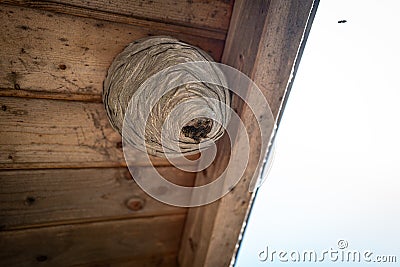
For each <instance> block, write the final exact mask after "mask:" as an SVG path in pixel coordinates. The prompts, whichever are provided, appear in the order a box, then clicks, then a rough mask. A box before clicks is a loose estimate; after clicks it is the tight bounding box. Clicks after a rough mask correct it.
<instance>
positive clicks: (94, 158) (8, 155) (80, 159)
mask: <svg viewBox="0 0 400 267" xmlns="http://www.w3.org/2000/svg"><path fill="white" fill-rule="evenodd" d="M0 107H1V109H0V136H1V138H0V151H1V153H0V168H5V169H36V168H84V167H121V166H126V163H125V159H124V156H123V153H122V143H121V136H120V135H119V133H118V132H116V131H115V130H113V129H112V128H111V126H110V123H109V122H108V119H107V117H106V113H105V110H104V107H103V104H100V103H87V102H79V101H63V100H46V99H27V98H17V97H0ZM150 158H151V160H152V163H153V164H154V165H156V166H169V165H170V163H169V162H168V160H166V159H163V158H156V157H150ZM144 159H145V156H144V155H143V153H138V154H137V157H132V164H133V165H137V166H143V165H148V163H147V161H146V160H144Z"/></svg>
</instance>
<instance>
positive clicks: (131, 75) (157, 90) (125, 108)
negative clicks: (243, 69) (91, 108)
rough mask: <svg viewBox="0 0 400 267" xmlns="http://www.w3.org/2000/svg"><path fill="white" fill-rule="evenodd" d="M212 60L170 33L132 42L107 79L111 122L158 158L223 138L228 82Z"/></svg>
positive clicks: (106, 97) (185, 152)
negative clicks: (172, 36)
mask: <svg viewBox="0 0 400 267" xmlns="http://www.w3.org/2000/svg"><path fill="white" fill-rule="evenodd" d="M211 62H213V60H212V58H211V57H210V56H209V55H208V54H207V53H205V52H204V51H202V50H201V49H199V48H197V47H195V46H192V45H189V44H186V43H183V42H181V41H179V40H177V39H175V38H171V37H167V36H157V37H149V38H144V39H140V40H137V41H135V42H133V43H131V44H129V45H128V46H127V47H126V48H125V50H124V51H122V52H121V53H120V54H119V55H118V56H117V57H116V58H115V59H114V61H113V63H112V65H111V66H110V68H109V70H108V74H107V77H106V79H105V81H104V88H103V102H104V105H105V109H106V111H107V115H108V119H109V121H110V123H111V125H112V126H113V128H114V129H115V130H117V131H118V132H119V133H120V134H121V135H123V138H124V140H125V141H127V142H129V143H130V144H132V145H133V146H135V147H136V148H138V149H140V150H142V151H145V152H147V153H149V154H151V155H154V156H159V157H165V156H166V154H167V153H168V154H169V155H168V156H172V157H174V156H178V155H182V154H183V155H189V154H194V153H197V152H198V149H199V145H202V144H203V145H204V144H205V146H206V145H207V144H210V143H211V142H214V141H216V140H217V139H218V138H220V137H221V136H222V134H223V133H224V127H225V126H226V124H227V122H228V120H229V105H230V94H229V91H228V89H227V88H226V87H227V86H226V81H225V80H224V76H223V74H222V73H221V72H220V71H219V70H218V68H216V67H215V66H214V65H212V64H210V63H211ZM207 64H208V65H207Z"/></svg>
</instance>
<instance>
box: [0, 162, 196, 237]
mask: <svg viewBox="0 0 400 267" xmlns="http://www.w3.org/2000/svg"><path fill="white" fill-rule="evenodd" d="M141 168H142V169H143V173H144V176H145V177H146V173H148V175H147V177H146V179H154V177H151V175H150V172H148V169H149V167H141ZM157 171H158V172H159V173H160V174H161V175H162V176H163V177H165V178H168V180H170V181H171V182H173V183H176V184H179V185H183V186H192V185H193V184H194V176H195V175H194V173H186V172H183V171H179V170H178V169H175V168H173V167H160V168H157ZM0 184H1V187H0V229H3V230H4V229H6V230H8V229H15V228H27V227H32V226H35V227H37V226H42V225H49V224H65V223H73V222H76V221H85V220H86V221H87V220H105V219H107V220H109V219H115V218H121V217H132V218H136V217H148V216H155V215H167V214H186V212H187V209H184V208H177V207H174V206H169V205H166V204H163V203H161V202H159V201H157V200H155V199H153V198H152V197H150V196H148V195H147V194H146V193H145V192H144V191H143V190H141V189H140V188H139V187H138V186H137V184H136V183H135V182H134V180H133V179H132V177H131V175H130V173H129V171H128V170H127V169H125V168H105V169H96V168H89V169H66V170H62V169H50V170H14V171H0Z"/></svg>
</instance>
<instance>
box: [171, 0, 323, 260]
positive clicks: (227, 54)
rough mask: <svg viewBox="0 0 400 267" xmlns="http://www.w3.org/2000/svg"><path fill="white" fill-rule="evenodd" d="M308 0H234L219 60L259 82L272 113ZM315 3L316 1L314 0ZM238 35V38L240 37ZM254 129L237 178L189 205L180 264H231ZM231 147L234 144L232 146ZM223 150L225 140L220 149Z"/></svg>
mask: <svg viewBox="0 0 400 267" xmlns="http://www.w3.org/2000/svg"><path fill="white" fill-rule="evenodd" d="M313 2H314V1H312V0H307V1H300V0H298V1H297V0H296V1H279V0H271V1H261V0H260V1H244V0H243V1H240V0H238V1H236V2H235V6H234V10H233V15H232V20H231V24H230V29H229V32H228V37H227V41H226V46H225V49H224V55H223V59H222V62H223V63H225V64H228V65H230V66H234V67H236V68H237V69H239V70H241V71H242V72H244V73H245V74H247V75H248V76H249V77H251V78H252V79H253V81H254V82H255V83H256V84H257V85H258V86H259V87H260V89H261V91H262V92H263V94H264V95H265V97H266V98H267V100H268V102H269V103H270V107H271V110H272V112H273V114H274V116H275V117H277V115H278V114H279V113H280V112H282V111H281V110H280V106H281V102H282V100H283V98H284V96H285V94H286V91H287V84H288V82H289V81H290V80H291V79H292V77H291V72H292V67H293V65H294V63H295V61H296V60H299V59H300V57H301V54H298V51H299V47H300V46H301V45H302V44H303V43H304V42H305V41H306V38H305V39H303V33H304V32H305V30H306V29H308V30H309V27H308V25H310V24H311V23H312V19H311V20H309V15H310V12H311V10H312V12H314V13H315V11H316V5H314V6H313ZM316 2H318V1H316ZM238 40H239V41H238ZM233 106H234V108H236V109H237V110H238V112H239V114H240V117H241V119H242V121H243V122H244V124H245V125H246V128H247V129H253V130H255V129H257V122H256V121H255V120H254V118H253V114H252V112H251V110H250V109H249V107H248V106H244V105H242V104H240V101H237V99H234V101H233ZM251 132H252V138H251V140H250V149H251V150H250V155H251V156H250V158H249V162H248V166H247V168H246V170H245V173H244V175H243V177H242V179H241V180H240V181H239V183H238V184H237V185H236V187H235V188H234V189H232V191H231V192H230V193H229V194H227V195H226V196H225V197H223V198H222V199H220V200H219V201H217V202H214V203H212V204H211V205H207V206H203V207H198V208H191V209H189V212H188V218H187V221H186V225H185V230H184V234H183V237H182V243H181V249H180V252H179V261H180V264H181V266H229V263H230V262H231V259H232V256H234V255H235V252H236V251H237V246H236V245H237V244H238V241H239V236H240V234H241V231H242V229H243V228H242V227H243V222H244V221H245V220H246V218H247V215H248V212H249V207H250V206H251V202H252V201H253V197H254V195H253V194H251V193H250V192H249V184H250V180H251V178H252V176H253V174H254V173H259V171H260V170H257V169H256V166H257V161H258V156H259V155H260V153H262V155H265V152H266V151H260V144H261V139H260V136H259V135H257V134H255V133H254V132H253V131H251ZM233 149H234V150H235V149H238V148H237V147H235V146H234V147H233ZM222 151H224V144H223V143H221V145H220V147H218V153H221V152H222ZM225 154H226V153H225V151H224V153H223V155H221V154H219V155H217V160H216V161H214V165H212V166H210V167H209V169H207V171H205V172H204V171H203V172H201V173H198V175H197V177H196V185H197V184H198V183H203V184H204V183H206V182H207V181H210V180H213V179H215V177H216V175H215V174H217V173H220V172H221V169H223V168H224V167H225V163H226V161H227V160H228V159H227V157H226V156H225Z"/></svg>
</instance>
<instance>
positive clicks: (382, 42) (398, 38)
mask: <svg viewBox="0 0 400 267" xmlns="http://www.w3.org/2000/svg"><path fill="white" fill-rule="evenodd" d="M399 12H400V1H396V0H391V1H389V0H376V1H365V0H322V1H321V3H320V5H319V8H318V11H317V15H316V18H315V20H314V24H313V26H312V30H311V33H310V36H309V38H308V42H307V45H306V48H305V51H304V53H303V57H302V61H301V64H300V67H299V70H298V73H297V76H296V79H295V83H294V86H293V89H292V92H291V94H290V97H289V101H288V104H287V106H286V110H285V112H284V116H283V120H282V123H281V126H280V129H279V131H278V136H277V140H276V156H275V160H274V164H273V166H272V169H271V172H270V174H269V176H268V178H267V180H266V182H264V184H263V185H262V187H261V188H260V191H259V193H258V195H257V199H256V202H255V205H254V207H253V211H252V214H251V217H250V220H249V225H248V227H247V230H246V233H245V236H244V241H243V243H242V246H241V249H240V253H239V257H238V259H237V263H236V265H235V266H236V267H256V266H287V265H290V263H285V264H278V263H277V262H276V261H274V262H273V263H271V262H269V261H266V262H261V261H259V260H258V253H259V252H260V251H261V250H263V249H264V248H265V247H266V246H268V247H269V248H271V249H276V250H286V251H290V250H300V251H302V250H307V249H314V250H316V251H322V250H324V249H330V248H334V249H337V241H338V240H340V239H344V240H346V241H347V242H348V244H349V247H348V248H349V249H352V250H360V251H363V250H365V249H369V250H371V251H373V252H374V255H378V254H380V255H396V256H397V264H396V263H392V264H391V263H381V264H378V263H375V264H373V263H370V264H369V266H397V265H398V264H399V262H400V228H399V226H400V208H399V204H400V203H399V200H400V157H399V151H400V140H399V139H400V126H399V124H400V120H399V116H400V86H399V83H398V81H397V80H398V77H399V76H400V75H399V74H398V72H399V67H398V62H399V61H400V52H399V49H400V29H399V28H400V15H399V14H400V13H399ZM339 20H347V23H343V24H338V21H339ZM291 265H293V266H363V265H365V263H357V264H354V263H352V264H344V263H339V262H336V263H330V262H329V261H325V262H324V263H323V264H316V263H306V264H300V263H292V264H291Z"/></svg>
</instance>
